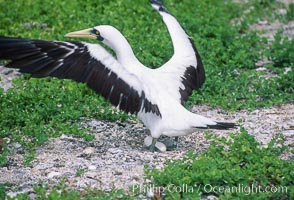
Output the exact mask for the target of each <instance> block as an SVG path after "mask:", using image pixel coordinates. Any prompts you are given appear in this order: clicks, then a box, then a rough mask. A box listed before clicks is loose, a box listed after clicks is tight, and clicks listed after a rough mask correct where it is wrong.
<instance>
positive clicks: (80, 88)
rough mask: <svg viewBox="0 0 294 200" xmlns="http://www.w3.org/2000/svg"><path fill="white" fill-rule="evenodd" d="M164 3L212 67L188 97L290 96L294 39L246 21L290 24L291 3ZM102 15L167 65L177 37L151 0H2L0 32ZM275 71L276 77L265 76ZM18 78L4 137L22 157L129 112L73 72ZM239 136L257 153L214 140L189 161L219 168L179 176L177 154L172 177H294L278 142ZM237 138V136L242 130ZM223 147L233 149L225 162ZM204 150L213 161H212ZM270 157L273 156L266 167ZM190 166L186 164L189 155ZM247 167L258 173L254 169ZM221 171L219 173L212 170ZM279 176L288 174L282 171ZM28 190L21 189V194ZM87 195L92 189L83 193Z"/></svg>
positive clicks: (50, 29) (229, 103)
mask: <svg viewBox="0 0 294 200" xmlns="http://www.w3.org/2000/svg"><path fill="white" fill-rule="evenodd" d="M165 3H166V7H167V8H168V9H169V10H170V11H171V13H173V14H174V15H175V16H176V18H177V19H178V20H179V21H180V22H181V24H182V25H183V27H184V28H185V29H186V30H187V32H188V33H189V35H191V36H192V37H193V39H194V42H195V44H196V47H197V48H198V50H199V52H200V54H201V57H202V59H203V62H204V66H205V70H206V75H207V79H206V83H205V84H204V86H203V88H202V89H201V90H200V91H196V92H194V93H193V95H192V97H191V98H190V99H189V101H188V103H187V106H189V105H194V104H208V105H211V106H220V107H222V108H225V109H228V110H239V109H249V110H253V109H255V108H257V107H269V106H272V105H276V104H282V103H287V102H290V101H293V99H294V94H293V88H294V80H293V77H294V70H293V60H294V58H293V56H294V53H293V52H294V50H293V47H294V40H290V39H288V38H287V37H284V36H283V34H282V31H280V32H278V33H277V35H276V36H275V39H274V41H273V42H269V41H268V40H267V39H266V38H262V37H260V36H259V35H258V34H257V33H256V32H255V31H252V30H250V29H249V26H250V25H251V24H253V23H255V22H257V21H262V20H268V21H274V20H276V19H278V20H281V21H283V22H285V23H287V21H288V20H293V5H294V4H293V3H292V4H290V5H289V7H288V8H287V14H286V15H281V14H277V13H278V12H275V11H277V10H278V9H280V8H284V7H285V6H284V5H283V4H281V3H278V2H277V1H274V0H270V1H266V0H250V1H249V2H248V3H242V4H240V3H233V2H232V1H230V0H228V1H225V3H224V1H220V0H195V1H192V0H182V1H176V0H170V1H165ZM99 24H110V25H113V26H115V27H117V28H118V29H119V30H121V31H122V33H123V34H124V35H125V36H126V37H127V39H128V41H129V42H130V43H131V46H132V47H133V49H134V52H135V54H136V56H137V57H138V58H139V59H140V60H141V61H142V62H143V63H144V64H145V65H146V66H150V67H154V68H155V67H157V66H160V65H161V64H162V63H164V62H165V61H167V60H168V59H169V58H170V57H171V55H172V44H171V41H170V38H169V36H168V33H167V30H166V28H165V26H164V24H163V22H162V21H161V18H160V16H159V15H158V13H156V12H155V11H153V10H152V8H151V6H150V5H149V4H148V2H147V0H146V1H132V0H116V1H106V0H84V1H78V0H71V1H69V0H64V1H57V0H27V1H21V0H15V1H9V3H7V2H6V1H4V0H0V35H4V36H14V37H24V38H34V39H48V40H68V38H64V35H65V34H66V33H67V32H71V31H75V30H80V29H84V28H88V27H92V26H95V25H99ZM89 42H95V41H89ZM262 59H268V60H269V61H271V63H269V64H266V68H267V70H266V71H257V70H256V66H255V63H256V62H257V61H259V60H262ZM0 64H1V63H0ZM2 64H4V62H2ZM289 67H292V70H290V71H288V70H287V69H288V68H289ZM286 71H287V73H285V72H286ZM268 73H269V74H270V75H273V76H271V78H266V77H267V75H268ZM14 84H15V87H14V88H13V89H10V90H9V91H8V92H6V93H4V91H3V89H1V88H0V111H1V112H0V138H10V142H11V143H13V142H18V143H20V144H21V145H22V146H23V147H24V148H25V150H26V151H25V152H26V158H27V159H26V161H25V164H27V163H29V162H30V161H31V160H32V159H33V158H34V152H35V148H36V147H38V146H39V145H40V144H42V143H44V142H45V141H46V140H47V139H48V138H50V137H57V136H60V135H61V134H71V135H76V136H79V137H83V138H85V139H86V140H91V139H92V138H93V136H92V135H91V134H89V133H88V131H87V130H85V129H81V128H80V126H79V122H80V121H81V120H82V119H85V118H97V119H106V120H121V121H123V120H126V119H127V118H128V117H129V116H128V115H127V114H125V113H122V112H118V111H116V110H115V109H113V108H112V107H111V106H110V104H109V103H108V102H105V101H104V100H103V98H101V97H100V96H97V95H96V94H95V93H94V92H92V91H91V90H90V89H88V88H87V87H86V86H85V85H82V84H77V83H74V82H72V81H68V80H57V79H51V78H46V79H32V78H29V77H28V76H27V75H24V76H22V77H21V78H18V79H16V80H14ZM241 138H242V139H244V140H245V142H246V141H247V142H248V144H245V143H244V145H245V146H244V147H245V148H246V149H247V150H248V149H250V150H251V151H254V152H256V153H260V154H258V155H256V157H254V156H253V154H250V152H247V151H245V152H242V149H238V148H237V149H233V151H232V152H226V151H223V152H221V151H220V152H217V151H216V149H218V150H219V149H221V148H223V145H222V144H220V143H213V144H215V145H212V146H211V148H210V149H209V150H208V152H207V153H204V154H201V155H197V154H192V153H191V154H189V156H188V157H187V160H189V159H190V160H191V159H192V158H196V157H197V159H198V158H200V161H201V162H202V163H201V162H200V161H199V162H195V163H196V164H195V166H197V167H199V170H200V169H201V170H205V164H203V163H204V162H207V163H208V164H209V163H210V164H212V165H213V164H214V165H213V167H214V169H215V170H217V171H214V172H212V171H213V170H210V171H208V172H207V174H206V175H205V174H201V173H200V174H199V177H195V176H198V175H197V174H196V175H195V176H193V177H191V178H190V179H189V180H182V178H180V176H181V174H180V173H183V174H184V173H188V174H189V173H192V174H193V171H189V170H188V169H183V171H179V173H178V174H177V173H172V172H173V171H172V170H179V169H178V168H177V167H179V166H180V161H178V162H177V161H176V162H175V163H176V165H175V166H174V168H173V167H172V166H170V168H171V169H170V170H171V171H170V178H171V179H174V180H177V179H176V178H177V177H175V176H178V178H179V180H178V181H179V182H178V183H180V181H186V182H185V183H188V182H189V181H190V183H199V184H201V183H202V184H204V183H207V181H212V182H211V183H215V184H216V185H217V186H220V185H222V184H224V182H222V181H223V180H222V179H221V178H220V177H221V176H228V177H226V178H228V179H227V180H226V181H227V182H228V185H234V184H236V183H237V182H238V181H240V180H238V179H237V178H238V176H237V175H238V174H237V173H240V175H242V177H243V180H242V181H243V182H244V184H251V183H253V184H259V185H262V186H265V185H267V184H274V185H275V184H277V183H281V184H284V185H287V186H289V185H290V184H292V185H293V182H290V180H291V179H290V180H288V178H289V176H290V175H291V176H292V180H293V171H292V174H289V175H288V176H285V174H286V172H287V170H289V165H287V162H286V161H280V160H279V159H278V158H277V156H278V153H277V152H276V151H275V149H276V148H274V146H272V147H268V148H265V149H262V150H261V151H260V152H259V151H258V150H259V149H260V148H258V147H257V146H258V144H257V143H256V142H254V141H253V140H252V138H250V137H249V136H247V135H245V133H244V132H243V133H242V135H241ZM234 139H236V140H238V138H234ZM240 142H242V141H240ZM223 144H226V145H229V146H230V145H231V146H232V147H233V146H234V145H236V144H235V143H233V142H226V143H223ZM219 145H220V146H219ZM257 149H258V150H257ZM277 151H278V150H277ZM212 152H215V154H212ZM241 152H242V155H244V156H248V158H247V157H246V158H245V157H244V156H243V157H242V155H239V156H241V157H238V155H237V154H238V153H241ZM269 152H272V153H274V154H273V155H274V156H272V157H269V155H268V153H269ZM9 153H11V152H9V151H8V149H7V148H6V147H5V146H4V150H3V152H2V153H1V154H0V166H3V165H5V164H6V163H7V162H8V161H7V158H6V156H7V155H8V154H9ZM199 156H200V157H199ZM221 156H227V157H228V158H227V160H226V161H223V160H222V159H221ZM262 156H265V160H264V159H261V161H259V160H258V161H256V166H253V165H252V162H251V161H253V160H254V159H255V160H257V158H262ZM203 158H208V160H207V161H205V160H203ZM230 158H232V159H235V160H232V159H230ZM269 158H271V161H272V162H273V164H272V165H269V160H268V159H269ZM241 159H245V160H246V159H247V160H246V162H247V161H248V164H247V163H246V162H245V163H246V165H245V167H244V168H241V167H239V168H238V163H239V164H240V161H241ZM216 162H220V165H219V164H218V165H215V163H216ZM265 164H267V165H266V166H263V165H265ZM291 165H292V166H293V164H291ZM217 166H220V167H221V166H222V167H224V169H225V168H227V167H236V168H234V169H235V171H236V174H228V173H229V171H225V170H223V171H222V170H220V169H221V168H218V167H217ZM271 166H276V167H283V168H281V169H285V170H282V171H275V170H277V169H279V168H274V169H275V170H274V171H273V170H272V168H271ZM187 167H189V165H188V164H187ZM255 167H256V168H255ZM259 167H260V168H259ZM257 168H259V169H257ZM292 168H293V167H292ZM192 169H193V168H192ZM250 169H251V170H252V173H249V172H250ZM254 170H256V171H254ZM262 170H264V171H262ZM267 170H268V171H267ZM164 172H165V173H168V172H167V171H164ZM82 173H83V172H82V171H79V172H77V176H78V175H80V174H82ZM152 173H154V177H155V179H154V180H155V183H156V184H159V185H164V184H167V182H165V183H164V182H163V181H162V180H161V177H164V173H163V172H162V173H159V172H152ZM210 173H211V174H210ZM212 173H217V174H212ZM254 173H260V174H254ZM149 174H151V172H150V173H149ZM262 174H264V175H262ZM215 175H217V177H218V178H215V179H213V177H215ZM257 175H260V176H257ZM280 175H281V176H280ZM271 176H273V177H272V178H271ZM278 176H279V177H278ZM282 176H285V177H286V179H285V180H281V177H282ZM182 177H184V176H182ZM257 179H258V180H257ZM190 183H189V184H190ZM4 188H5V187H4V185H0V198H2V197H3V196H1V195H4V194H5V192H3V191H4V190H5V189H4ZM202 192H203V191H202ZM291 192H292V193H291V195H292V196H291V197H293V188H292V189H291ZM37 193H38V192H37ZM289 194H290V193H289ZM38 195H40V199H42V197H44V196H42V194H41V193H40V192H39V193H38ZM50 195H53V196H52V198H51V199H61V198H62V199H66V198H69V199H79V197H81V196H79V195H82V194H81V193H79V192H74V191H71V190H63V192H62V193H61V194H59V193H56V190H54V189H53V190H52V191H51V193H50ZM61 195H64V196H61ZM66 195H68V196H66ZM110 195H112V194H110ZM170 195H178V194H170ZM216 195H218V196H220V197H221V198H226V197H228V198H229V197H230V196H226V195H228V194H222V193H217V194H216ZM234 195H235V194H234ZM265 195H268V194H265ZM90 196H91V194H90ZM233 197H234V196H233ZM238 197H239V196H238ZM242 197H243V196H242ZM262 197H268V196H262ZM282 197H284V196H282ZM26 198H27V197H26V196H25V194H24V195H23V196H22V197H19V198H18V199H26ZM101 198H102V197H101ZM101 198H100V199H101ZM106 198H111V196H108V197H106ZM170 198H171V199H172V197H170ZM271 198H275V196H274V197H271ZM48 199H50V198H49V197H48ZM85 199H91V198H90V197H87V198H86V197H85ZM261 199H262V198H261Z"/></svg>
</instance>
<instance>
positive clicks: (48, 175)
mask: <svg viewBox="0 0 294 200" xmlns="http://www.w3.org/2000/svg"><path fill="white" fill-rule="evenodd" d="M60 175H61V173H60V172H54V171H53V172H50V173H49V174H47V178H53V177H55V176H60Z"/></svg>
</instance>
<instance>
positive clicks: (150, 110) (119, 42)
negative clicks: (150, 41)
mask: <svg viewBox="0 0 294 200" xmlns="http://www.w3.org/2000/svg"><path fill="white" fill-rule="evenodd" d="M150 3H151V5H152V7H153V8H154V9H155V10H156V11H158V12H159V14H160V15H161V16H162V19H163V21H164V23H165V24H166V26H167V29H168V31H169V34H170V36H171V39H172V43H173V49H174V54H173V56H172V57H171V59H170V60H169V61H168V62H166V63H165V64H164V65H163V66H161V67H160V68H157V69H151V68H148V67H145V66H144V65H143V64H142V63H141V62H140V61H139V60H138V59H137V58H136V57H135V55H134V53H133V50H132V48H131V46H130V44H129V43H128V41H127V40H126V38H125V37H124V36H123V35H122V34H121V33H120V32H119V31H118V30H117V29H116V28H114V27H112V26H109V25H100V26H95V27H93V28H89V29H85V30H81V31H76V32H71V33H68V34H66V37H80V38H90V39H94V40H98V41H101V42H102V43H104V44H105V45H107V46H108V47H110V48H111V49H113V50H114V52H115V54H116V58H115V57H113V56H112V55H111V54H110V53H109V52H108V51H107V50H105V49H104V48H103V47H102V46H101V45H99V44H91V43H86V42H73V41H69V42H62V41H46V40H34V39H22V38H12V37H0V59H1V60H9V61H10V62H9V63H8V64H7V65H6V66H5V67H8V68H18V69H19V71H20V72H21V73H29V74H31V75H32V77H36V78H42V77H48V76H51V77H57V78H60V79H71V80H74V81H76V82H81V83H85V84H86V85H87V86H88V87H89V88H91V89H92V90H94V91H95V92H96V93H98V94H100V95H102V96H103V97H104V98H105V99H107V100H109V101H110V102H111V103H112V104H113V105H114V106H116V107H117V108H119V109H120V110H123V111H125V112H127V113H131V114H136V115H137V116H138V118H139V119H140V120H141V121H142V122H143V123H144V125H145V126H146V127H147V128H148V129H149V130H150V133H151V137H152V141H151V142H150V144H149V145H150V149H151V150H152V151H154V150H155V146H157V147H158V148H159V149H160V150H161V151H165V150H166V147H165V145H164V144H162V143H160V142H157V139H158V138H159V137H160V136H161V135H166V136H182V135H187V134H190V133H192V132H193V131H195V130H196V129H206V128H211V129H230V128H234V127H235V126H236V125H235V124H234V123H225V122H217V121H215V120H213V119H210V118H207V117H204V116H201V115H197V114H194V113H192V112H190V111H188V110H187V109H186V108H185V107H184V106H183V103H184V102H185V101H186V100H187V99H188V97H189V96H190V95H191V93H192V90H195V89H199V88H200V87H201V86H202V84H203V83H204V81H205V72H204V68H203V64H202V61H201V58H200V56H199V53H198V52H197V50H196V48H195V46H194V43H193V40H192V39H191V38H190V37H189V36H188V35H187V34H186V32H185V31H184V30H183V28H182V27H181V25H180V24H179V23H178V21H177V20H176V19H175V18H174V17H173V16H172V15H171V14H170V13H169V12H168V10H167V9H166V8H165V7H164V6H163V4H162V2H161V1H158V0H150Z"/></svg>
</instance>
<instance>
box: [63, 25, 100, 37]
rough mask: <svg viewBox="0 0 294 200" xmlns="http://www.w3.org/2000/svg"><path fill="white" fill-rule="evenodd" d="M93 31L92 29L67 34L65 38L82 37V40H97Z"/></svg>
mask: <svg viewBox="0 0 294 200" xmlns="http://www.w3.org/2000/svg"><path fill="white" fill-rule="evenodd" d="M91 30H92V28H89V29H84V30H80V31H75V32H71V33H68V34H66V35H65V37H80V38H90V39H96V35H95V34H93V33H91Z"/></svg>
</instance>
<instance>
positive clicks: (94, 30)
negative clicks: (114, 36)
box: [91, 28, 100, 35]
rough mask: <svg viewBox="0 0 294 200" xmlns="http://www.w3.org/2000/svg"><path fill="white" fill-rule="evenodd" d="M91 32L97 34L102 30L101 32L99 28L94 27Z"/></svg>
mask: <svg viewBox="0 0 294 200" xmlns="http://www.w3.org/2000/svg"><path fill="white" fill-rule="evenodd" d="M91 33H92V34H95V35H100V32H99V31H98V30H96V29H95V28H93V29H92V30H91Z"/></svg>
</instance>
